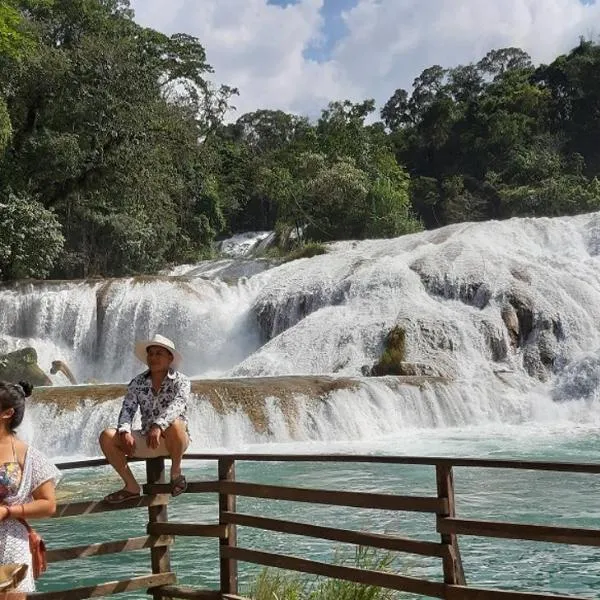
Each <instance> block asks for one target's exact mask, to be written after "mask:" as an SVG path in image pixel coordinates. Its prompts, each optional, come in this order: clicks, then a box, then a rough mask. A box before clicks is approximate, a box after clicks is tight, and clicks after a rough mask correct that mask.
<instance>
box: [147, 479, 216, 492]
mask: <svg viewBox="0 0 600 600" xmlns="http://www.w3.org/2000/svg"><path fill="white" fill-rule="evenodd" d="M143 490H144V494H170V493H171V484H170V483H155V484H153V485H149V484H146V485H144V486H143ZM184 493H185V494H205V493H215V494H218V493H219V482H218V481H189V482H188V486H187V489H186V490H185V492H184Z"/></svg>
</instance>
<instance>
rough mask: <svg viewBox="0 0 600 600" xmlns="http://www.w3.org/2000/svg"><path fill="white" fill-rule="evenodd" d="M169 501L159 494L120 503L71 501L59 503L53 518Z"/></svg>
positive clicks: (164, 495) (159, 504) (161, 503)
mask: <svg viewBox="0 0 600 600" xmlns="http://www.w3.org/2000/svg"><path fill="white" fill-rule="evenodd" d="M168 503H169V496H167V495H166V494H159V495H157V496H140V497H139V498H134V499H132V500H125V502H120V503H119V504H108V502H104V501H103V500H92V501H90V502H69V503H66V504H59V505H58V506H57V507H56V513H55V514H54V515H52V518H53V519H59V518H61V517H77V516H80V515H91V514H95V513H101V512H108V511H113V510H125V509H129V508H139V507H141V506H161V505H164V504H168Z"/></svg>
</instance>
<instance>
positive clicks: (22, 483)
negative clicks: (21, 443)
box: [0, 446, 61, 592]
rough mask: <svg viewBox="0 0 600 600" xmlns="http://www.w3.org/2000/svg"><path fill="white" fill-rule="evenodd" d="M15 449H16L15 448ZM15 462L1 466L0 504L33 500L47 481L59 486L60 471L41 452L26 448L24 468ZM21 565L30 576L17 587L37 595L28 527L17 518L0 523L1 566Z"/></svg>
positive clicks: (21, 590) (19, 589)
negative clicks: (25, 566)
mask: <svg viewBox="0 0 600 600" xmlns="http://www.w3.org/2000/svg"><path fill="white" fill-rule="evenodd" d="M13 448H14V446H13ZM14 458H15V460H14V461H12V462H8V463H4V464H2V465H0V503H2V504H6V505H7V506H10V505H13V504H27V503H28V502H32V501H33V496H32V494H33V492H34V491H35V490H36V489H37V488H38V487H40V485H42V483H46V482H47V481H52V482H53V483H54V485H56V484H57V483H58V482H59V480H60V478H61V473H60V471H59V470H58V469H57V468H56V467H55V466H54V465H53V464H52V463H51V462H50V461H49V460H48V459H47V458H46V457H45V456H44V455H43V454H42V453H41V452H39V451H38V450H36V449H35V448H32V447H31V446H28V447H27V451H26V454H25V461H24V464H23V469H21V466H20V465H19V463H18V461H17V459H16V456H15V457H14ZM9 563H18V564H26V565H28V566H29V569H28V570H27V576H26V577H25V579H24V580H23V581H22V582H21V583H20V585H19V587H18V588H17V589H18V591H20V592H35V583H34V579H33V572H32V568H31V552H30V551H29V535H28V533H27V529H26V528H25V526H24V525H23V524H21V523H19V521H16V520H15V519H5V520H4V521H0V564H2V565H4V564H9Z"/></svg>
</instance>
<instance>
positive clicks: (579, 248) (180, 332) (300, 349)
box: [0, 213, 600, 455]
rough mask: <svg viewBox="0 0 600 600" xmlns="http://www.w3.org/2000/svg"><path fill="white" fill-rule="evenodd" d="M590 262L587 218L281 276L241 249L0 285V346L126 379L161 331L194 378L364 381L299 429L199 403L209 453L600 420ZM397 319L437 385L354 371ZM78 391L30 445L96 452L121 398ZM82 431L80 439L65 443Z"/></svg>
mask: <svg viewBox="0 0 600 600" xmlns="http://www.w3.org/2000/svg"><path fill="white" fill-rule="evenodd" d="M599 253H600V214H598V213H594V214H590V215H582V216H578V217H568V218H557V219H512V220H510V221H504V222H487V223H479V224H470V223H467V224H459V225H453V226H449V227H445V228H443V229H439V230H436V231H429V232H424V233H420V234H414V235H409V236H404V237H402V238H398V239H393V240H375V241H364V242H341V243H336V244H332V245H331V246H329V248H328V252H327V254H325V255H321V256H316V257H314V258H311V259H301V260H296V261H293V262H289V263H284V264H281V265H278V266H277V265H275V266H273V265H272V264H270V263H267V262H264V261H263V262H260V261H256V260H252V261H250V260H249V259H248V258H247V257H243V256H242V258H239V259H228V260H227V261H225V262H224V261H207V262H203V263H200V264H198V265H188V266H185V267H178V268H177V269H175V270H173V271H171V272H170V274H164V275H161V276H159V277H151V278H137V279H136V278H130V279H122V280H107V281H92V282H43V283H42V282H40V283H19V284H14V285H7V286H5V287H3V288H1V289H0V303H1V312H0V336H1V337H2V343H3V346H0V351H2V349H4V350H5V351H10V350H12V349H15V348H18V347H23V346H27V345H31V346H34V347H35V348H36V350H37V351H38V357H39V363H40V366H41V367H42V368H43V369H44V370H45V371H48V370H49V366H50V363H51V361H52V360H56V359H61V360H63V361H65V362H66V363H68V365H69V366H70V367H71V369H72V371H73V372H74V373H75V375H76V377H77V378H78V380H79V381H80V382H83V381H86V380H90V379H95V380H98V381H101V382H109V381H112V382H115V381H118V382H126V381H127V380H128V379H129V378H130V377H131V376H133V375H134V374H135V373H136V372H137V371H139V369H140V368H141V365H140V364H139V363H137V362H136V359H135V358H134V357H133V355H132V344H133V341H134V339H136V338H143V337H147V336H150V335H152V334H154V333H155V332H160V333H162V334H163V335H166V336H168V337H170V338H172V339H174V340H176V342H177V344H178V347H180V348H181V350H182V352H183V354H184V355H185V357H186V365H185V371H186V372H187V373H188V374H190V375H191V376H193V377H194V378H206V377H256V376H278V375H313V374H330V375H335V376H346V377H354V378H357V381H358V384H357V386H356V387H354V388H348V389H340V390H336V391H333V392H331V393H330V394H328V395H327V397H324V398H320V399H319V400H318V402H316V403H315V402H311V401H310V400H311V398H310V395H308V396H306V397H304V398H303V399H302V400H299V406H300V409H299V410H298V413H297V414H296V415H295V420H296V425H295V426H294V427H293V428H290V426H289V422H288V421H289V420H288V419H286V418H285V417H286V416H285V415H283V414H282V409H281V407H280V406H279V404H278V398H277V396H276V395H274V396H273V397H272V398H267V399H266V400H265V402H266V403H267V404H268V407H267V408H268V409H267V413H268V421H269V423H268V427H267V429H266V433H257V432H256V431H255V429H254V428H253V427H252V423H251V422H250V420H249V418H248V416H247V415H246V414H245V413H244V411H243V410H241V409H240V411H238V412H233V413H232V412H229V413H227V414H222V413H219V412H218V411H215V409H214V408H213V407H212V406H211V405H210V404H209V403H207V402H206V401H205V399H203V398H202V397H199V398H198V399H197V402H195V403H194V407H193V408H192V423H193V427H192V429H193V434H194V440H195V443H196V444H197V446H198V447H204V448H206V447H224V446H226V447H232V446H241V445H244V444H253V443H261V442H265V441H269V440H276V441H282V442H286V441H290V440H324V441H332V440H357V439H369V438H371V439H372V438H381V437H382V436H394V435H398V434H400V432H407V431H412V430H419V429H423V428H438V429H439V428H447V427H470V426H484V425H485V426H498V427H502V426H503V425H517V424H522V423H555V424H558V423H561V422H564V421H571V422H577V423H581V424H586V425H589V424H592V425H597V424H598V423H600V409H599V408H598V405H599V403H598V401H597V397H596V395H595V383H596V381H597V380H598V375H597V374H598V372H599V369H598V367H597V364H598V359H597V357H596V358H595V359H594V358H593V357H594V356H595V354H594V352H598V350H596V349H598V348H600V325H599V324H600V262H599V258H598V255H599ZM233 254H235V252H234V253H233ZM242 254H243V252H242ZM257 264H259V265H260V266H257ZM240 265H241V266H240ZM224 273H229V276H228V275H225V274H224ZM396 326H397V327H401V328H402V329H403V330H404V331H405V333H406V351H407V356H406V360H407V361H410V362H416V363H426V364H428V365H430V366H431V368H432V369H433V370H434V371H435V372H436V373H437V374H439V375H441V376H443V377H444V378H446V380H445V382H443V383H442V382H438V383H436V382H425V383H423V384H422V385H421V386H420V387H419V386H405V385H399V384H398V382H397V381H396V380H393V379H390V380H387V379H371V378H361V377H360V374H361V370H362V368H363V367H364V366H365V365H367V366H371V365H372V364H373V363H374V362H376V360H377V359H378V357H379V356H380V354H381V351H382V348H383V343H384V339H385V336H386V334H387V333H388V332H389V331H390V329H391V328H393V327H396ZM590 351H591V352H592V354H591V355H590ZM586 356H587V357H588V358H586ZM590 356H591V357H592V358H589V357H590ZM594 360H595V362H594ZM594 365H595V366H594ZM54 380H55V382H56V383H61V384H63V383H64V380H63V379H61V378H60V376H55V377H54ZM586 386H587V388H586ZM588 388H589V389H588ZM586 389H587V391H586ZM574 390H575V391H574ZM576 390H583V391H582V392H581V393H578V392H577V393H576ZM86 394H88V396H89V398H93V394H90V393H89V392H88V391H86V390H85V389H84V388H82V405H81V406H80V407H79V408H78V409H77V410H76V411H74V412H69V413H65V412H61V411H60V410H59V411H57V409H56V408H53V407H51V406H42V405H38V406H36V407H35V408H34V409H33V410H32V411H31V415H30V424H31V425H30V435H31V436H34V437H36V438H37V434H36V431H37V430H38V429H39V428H40V426H42V427H43V428H44V430H45V431H48V428H47V427H46V425H47V424H50V423H53V424H54V429H56V430H57V432H56V434H53V435H51V436H48V435H45V437H44V441H40V442H39V444H41V445H42V447H44V448H46V449H47V450H48V451H51V452H52V454H60V455H71V454H90V453H91V454H96V453H97V451H94V449H95V448H97V446H96V435H97V431H98V430H99V429H100V428H101V427H102V426H104V425H105V424H108V423H111V422H114V418H115V413H116V411H117V409H118V401H117V400H115V401H113V402H112V403H111V402H108V403H106V404H102V405H100V406H98V405H95V404H93V403H92V402H91V401H88V402H87V403H86V402H85V400H86ZM300 396H302V394H301V393H300ZM89 398H88V399H89ZM313 400H314V399H313ZM560 400H563V402H560ZM567 400H568V402H567ZM82 430H83V431H84V434H83V439H82V441H80V442H78V441H74V436H73V435H71V433H70V432H72V431H82ZM39 444H38V445H39Z"/></svg>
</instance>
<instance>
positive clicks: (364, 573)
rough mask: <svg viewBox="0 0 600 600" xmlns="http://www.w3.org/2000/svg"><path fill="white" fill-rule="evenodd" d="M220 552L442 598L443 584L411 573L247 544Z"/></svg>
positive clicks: (259, 562) (246, 560)
mask: <svg viewBox="0 0 600 600" xmlns="http://www.w3.org/2000/svg"><path fill="white" fill-rule="evenodd" d="M221 556H226V557H231V558H236V559H237V560H241V561H244V562H249V563H253V564H257V565H264V566H266V567H276V568H278V569H286V570H288V571H299V572H301V573H309V574H311V575H322V576H323V577H331V578H333V579H343V580H344V581H354V582H356V583H363V584H365V585H373V586H377V587H383V588H389V589H392V590H399V591H403V592H411V593H413V594H422V595H424V596H432V597H434V598H444V588H445V584H443V583H437V582H434V581H426V580H423V579H415V578H414V577H407V576H405V575H396V574H395V573H385V572H383V571H372V570H368V569H359V568H357V567H344V566H341V565H332V564H329V563H323V562H317V561H314V560H308V559H305V558H297V557H295V556H288V555H285V554H272V553H270V552H260V551H257V550H248V549H246V548H227V547H221Z"/></svg>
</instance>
